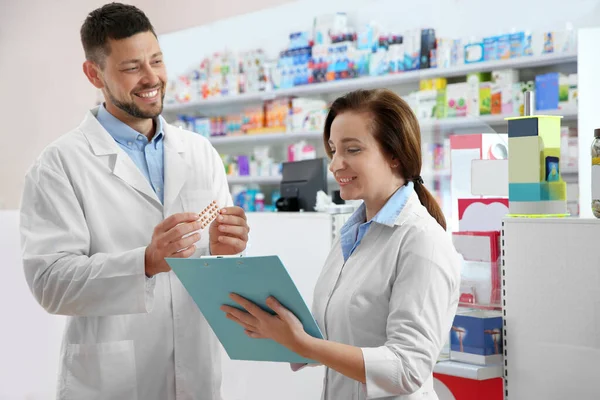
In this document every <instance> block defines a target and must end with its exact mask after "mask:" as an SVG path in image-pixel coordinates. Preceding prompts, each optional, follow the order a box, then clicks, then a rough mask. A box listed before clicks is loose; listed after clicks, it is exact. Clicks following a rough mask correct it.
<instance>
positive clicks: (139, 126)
mask: <svg viewBox="0 0 600 400" xmlns="http://www.w3.org/2000/svg"><path fill="white" fill-rule="evenodd" d="M104 107H105V108H106V110H107V111H108V112H109V113H111V114H112V116H113V117H115V118H117V119H118V120H119V121H121V122H123V123H124V124H126V125H128V126H129V127H130V128H131V129H133V130H135V131H136V132H139V133H141V134H142V135H144V136H146V137H147V138H148V141H150V140H152V138H153V137H154V133H155V132H156V124H155V123H154V120H153V119H152V118H136V117H132V116H131V115H129V114H127V113H126V112H124V111H123V110H121V109H120V108H118V107H115V106H113V105H112V104H110V103H104Z"/></svg>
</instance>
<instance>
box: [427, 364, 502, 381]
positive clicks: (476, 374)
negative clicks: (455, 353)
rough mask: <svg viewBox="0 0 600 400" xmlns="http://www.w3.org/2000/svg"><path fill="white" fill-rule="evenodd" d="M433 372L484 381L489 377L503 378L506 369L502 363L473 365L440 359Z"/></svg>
mask: <svg viewBox="0 0 600 400" xmlns="http://www.w3.org/2000/svg"><path fill="white" fill-rule="evenodd" d="M433 372H435V373H436V374H443V375H450V376H457V377H459V378H467V379H474V380H477V381H484V380H488V379H494V378H502V376H503V374H504V369H503V366H502V364H498V365H473V364H467V363H462V362H456V361H440V362H438V363H437V364H436V365H435V366H434V367H433Z"/></svg>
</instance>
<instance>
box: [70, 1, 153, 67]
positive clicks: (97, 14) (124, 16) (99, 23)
mask: <svg viewBox="0 0 600 400" xmlns="http://www.w3.org/2000/svg"><path fill="white" fill-rule="evenodd" d="M142 32H152V33H153V34H154V36H156V32H154V27H153V26H152V24H151V23H150V20H149V19H148V17H146V14H144V12H143V11H142V10H140V9H139V8H137V7H135V6H132V5H128V4H121V3H110V4H106V5H104V6H102V7H100V8H98V9H96V10H94V11H92V12H91V13H89V15H88V16H87V18H86V19H85V22H84V23H83V25H82V26H81V32H80V33H81V43H82V44H83V50H84V52H85V58H86V59H87V60H90V61H93V62H95V63H96V64H98V65H100V67H104V58H105V57H106V56H108V55H109V54H110V46H109V45H108V40H109V39H113V40H120V39H126V38H128V37H131V36H133V35H135V34H138V33H142Z"/></svg>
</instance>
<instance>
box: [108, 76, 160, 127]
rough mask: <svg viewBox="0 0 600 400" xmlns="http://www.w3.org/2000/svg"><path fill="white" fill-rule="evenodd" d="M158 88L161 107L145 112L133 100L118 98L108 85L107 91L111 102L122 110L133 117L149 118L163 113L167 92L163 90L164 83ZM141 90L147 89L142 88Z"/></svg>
mask: <svg viewBox="0 0 600 400" xmlns="http://www.w3.org/2000/svg"><path fill="white" fill-rule="evenodd" d="M146 89H151V88H146ZM157 89H158V92H159V93H160V109H159V110H158V111H156V112H145V111H143V110H142V109H141V108H139V107H138V106H137V105H136V104H135V103H134V102H133V101H131V102H124V101H120V100H117V98H116V97H115V96H114V95H113V94H112V93H111V91H110V90H109V89H108V87H106V93H107V94H108V97H109V99H110V101H111V103H113V104H114V105H115V106H116V107H118V108H120V109H121V110H122V111H124V112H126V113H127V114H129V115H131V116H132V117H134V118H140V119H148V118H150V119H154V118H156V117H158V116H159V115H160V114H161V113H162V111H163V105H164V99H165V92H164V90H163V85H162V84H161V85H160V86H159V87H158V88H157ZM141 90H145V89H141ZM133 96H135V95H133Z"/></svg>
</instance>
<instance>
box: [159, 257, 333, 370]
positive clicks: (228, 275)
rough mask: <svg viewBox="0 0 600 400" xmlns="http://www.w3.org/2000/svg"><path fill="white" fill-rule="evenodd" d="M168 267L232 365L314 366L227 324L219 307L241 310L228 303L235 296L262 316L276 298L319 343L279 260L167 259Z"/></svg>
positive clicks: (307, 312)
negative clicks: (257, 308)
mask: <svg viewBox="0 0 600 400" xmlns="http://www.w3.org/2000/svg"><path fill="white" fill-rule="evenodd" d="M166 261H167V263H168V264H169V265H170V267H171V269H172V270H173V272H174V273H175V275H177V277H178V278H179V280H180V281H181V283H182V284H183V286H184V287H185V288H186V290H187V291H188V293H189V294H190V296H191V297H192V299H194V301H195V302H196V305H197V306H198V308H199V309H200V311H201V312H202V314H203V315H204V317H205V318H206V320H207V321H208V323H209V325H210V326H211V328H212V330H213V332H214V333H215V335H216V336H217V338H218V339H219V341H220V342H221V344H222V345H223V347H224V348H225V351H226V352H227V354H228V355H229V358H231V359H232V360H246V361H272V362H289V363H308V364H314V363H316V362H315V361H314V360H310V359H306V358H304V357H301V356H300V355H298V354H296V353H294V352H292V351H291V350H288V349H287V348H286V347H284V346H282V345H280V344H279V343H277V342H275V341H273V340H271V339H253V338H251V337H248V336H246V334H245V333H244V328H242V327H241V326H240V325H238V324H236V323H235V322H233V321H231V320H229V319H227V318H226V317H225V313H224V312H223V311H221V310H220V307H221V306H222V305H230V306H233V307H237V308H241V307H240V306H239V305H238V304H237V303H235V302H234V301H233V300H231V299H230V298H229V294H230V293H237V294H239V295H240V296H242V297H245V298H246V299H248V300H250V301H252V302H254V303H255V304H257V305H258V306H260V307H262V308H263V309H264V310H266V311H269V312H271V313H272V312H273V311H272V310H270V309H269V307H268V306H267V305H266V299H267V298H268V297H269V296H273V297H275V298H276V299H277V300H279V302H280V303H281V304H282V305H283V306H284V307H286V308H287V309H288V310H290V311H291V312H292V313H293V314H294V315H296V317H298V319H299V320H300V321H301V322H302V325H304V329H305V330H306V332H307V333H308V334H309V335H311V336H313V337H316V338H319V339H322V338H323V336H322V333H321V331H320V329H319V327H318V325H317V323H316V322H315V319H314V317H313V316H312V314H311V312H310V310H309V309H308V306H307V305H306V303H305V302H304V299H303V298H302V296H301V295H300V292H299V291H298V288H297V287H296V285H295V284H294V282H293V280H292V278H291V277H290V275H289V274H288V271H287V270H286V269H285V266H284V265H283V263H282V262H281V260H280V259H279V257H278V256H265V257H223V258H213V257H209V258H167V259H166Z"/></svg>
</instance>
